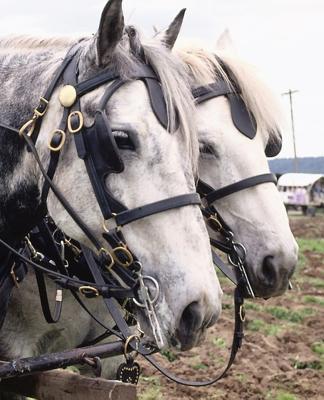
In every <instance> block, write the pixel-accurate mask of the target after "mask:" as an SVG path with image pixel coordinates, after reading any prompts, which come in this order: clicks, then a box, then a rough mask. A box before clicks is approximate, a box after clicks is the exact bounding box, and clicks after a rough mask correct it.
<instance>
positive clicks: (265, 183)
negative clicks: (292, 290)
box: [162, 15, 298, 298]
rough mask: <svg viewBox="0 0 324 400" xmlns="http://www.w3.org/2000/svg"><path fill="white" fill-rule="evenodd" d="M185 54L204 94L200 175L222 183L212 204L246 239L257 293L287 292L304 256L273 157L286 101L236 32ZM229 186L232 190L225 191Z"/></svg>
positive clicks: (199, 117) (194, 80) (189, 46)
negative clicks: (247, 55) (240, 47)
mask: <svg viewBox="0 0 324 400" xmlns="http://www.w3.org/2000/svg"><path fill="white" fill-rule="evenodd" d="M179 17H180V15H179ZM162 36H163V34H162ZM177 52H178V54H179V55H180V57H181V58H182V59H183V60H184V61H185V63H186V64H187V66H188V68H189V70H190V75H191V86H192V89H193V91H196V97H197V100H198V104H197V127H198V136H199V142H200V157H199V168H198V169H199V176H200V178H201V179H202V180H203V181H205V182H206V183H207V184H209V185H211V186H212V187H213V188H216V191H215V193H214V196H212V195H210V196H209V197H210V200H211V201H210V203H211V204H212V205H213V206H214V207H215V208H216V210H217V214H218V216H220V218H221V221H222V222H223V224H224V225H225V226H227V227H230V230H231V231H232V232H233V233H234V238H235V241H237V242H239V243H242V244H243V245H244V248H245V250H246V259H245V269H246V272H247V275H248V278H249V280H250V283H251V287H252V288H253V291H254V294H255V296H258V297H263V298H269V297H272V296H279V295H281V294H283V293H284V292H285V290H286V289H287V287H288V285H289V278H290V277H291V276H292V274H293V272H294V269H295V266H296V264H297V257H298V246H297V243H296V241H295V239H294V237H293V235H292V232H291V230H290V227H289V221H288V216H287V213H286V210H285V207H284V205H283V203H282V200H281V198H280V195H279V192H278V190H277V187H276V185H275V184H273V183H276V180H275V179H274V178H272V177H271V176H270V175H269V172H270V171H269V165H268V163H267V156H270V157H271V156H274V155H277V154H278V152H279V151H280V148H281V141H282V135H281V133H280V132H281V131H282V129H283V128H282V127H283V126H284V122H283V113H282V109H281V107H280V103H279V101H278V99H277V97H276V95H275V94H274V93H273V91H272V90H271V89H270V88H269V87H268V86H267V84H266V83H265V82H264V79H262V78H261V77H260V73H259V72H258V71H257V70H256V68H255V67H253V66H252V65H250V64H249V63H247V62H246V61H245V60H243V59H241V58H240V57H239V56H238V55H237V53H236V51H234V46H233V45H232V40H231V38H230V35H229V32H228V31H225V32H224V34H223V35H222V36H221V37H220V39H219V40H218V46H217V48H216V51H209V50H206V49H205V48H204V46H202V47H200V46H197V45H194V46H193V45H192V44H188V43H187V44H186V45H185V46H178V47H177ZM221 86H222V87H221ZM201 89H203V90H201ZM222 91H223V92H222ZM240 119H241V120H240ZM244 124H245V126H244ZM256 176H260V177H261V179H259V181H257V180H255V178H254V177H256ZM231 184H233V185H234V186H232V188H230V187H229V186H228V185H231ZM239 185H240V187H239ZM224 187H226V188H227V193H226V194H225V193H223V194H221V191H223V192H224ZM243 189H244V190H243ZM213 198H214V199H215V200H213ZM218 223H219V221H218ZM211 235H214V237H219V236H218V235H216V236H215V232H213V233H211ZM244 253H245V252H244ZM244 255H245V254H244Z"/></svg>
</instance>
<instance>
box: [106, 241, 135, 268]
mask: <svg viewBox="0 0 324 400" xmlns="http://www.w3.org/2000/svg"><path fill="white" fill-rule="evenodd" d="M118 252H121V253H123V255H124V256H125V257H126V259H127V260H126V261H125V262H123V261H121V260H120V259H119V257H118V255H117V253H118ZM111 253H112V254H111V255H112V258H113V259H114V261H115V263H116V264H117V265H119V266H121V267H126V268H127V267H129V266H130V265H132V264H133V262H134V258H133V255H132V253H131V252H130V251H129V250H128V249H127V248H126V247H124V246H119V247H115V248H114V249H112V250H111Z"/></svg>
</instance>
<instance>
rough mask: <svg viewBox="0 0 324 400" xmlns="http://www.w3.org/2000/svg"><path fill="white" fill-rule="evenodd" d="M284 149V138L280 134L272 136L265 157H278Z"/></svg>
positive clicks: (276, 133)
mask: <svg viewBox="0 0 324 400" xmlns="http://www.w3.org/2000/svg"><path fill="white" fill-rule="evenodd" d="M281 149H282V136H281V133H280V132H275V133H273V134H270V137H269V140H268V143H267V145H266V148H265V150H264V151H265V155H266V156H267V157H275V156H277V155H278V154H279V153H280V151H281Z"/></svg>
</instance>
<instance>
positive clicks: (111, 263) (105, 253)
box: [99, 247, 115, 271]
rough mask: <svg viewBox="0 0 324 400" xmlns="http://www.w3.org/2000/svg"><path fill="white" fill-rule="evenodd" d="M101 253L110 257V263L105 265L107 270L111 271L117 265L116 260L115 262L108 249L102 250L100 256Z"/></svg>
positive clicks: (102, 248)
mask: <svg viewBox="0 0 324 400" xmlns="http://www.w3.org/2000/svg"><path fill="white" fill-rule="evenodd" d="M100 253H101V254H104V255H105V256H108V257H109V259H110V263H109V264H106V265H105V268H106V269H107V270H108V271H109V270H110V269H111V267H112V266H113V265H114V264H115V260H114V258H113V256H112V255H111V254H110V253H109V251H108V250H107V249H105V248H104V247H101V248H100V250H99V254H100Z"/></svg>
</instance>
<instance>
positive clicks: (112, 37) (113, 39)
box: [97, 0, 124, 65]
mask: <svg viewBox="0 0 324 400" xmlns="http://www.w3.org/2000/svg"><path fill="white" fill-rule="evenodd" d="M123 31H124V14H123V10H122V0H109V1H108V3H107V4H106V6H105V8H104V10H103V12H102V14H101V20H100V25H99V30H98V33H97V56H98V60H97V61H98V64H99V65H107V64H108V63H109V61H110V60H111V56H112V54H113V52H114V50H115V48H116V46H117V44H118V43H119V42H120V40H121V38H122V36H123Z"/></svg>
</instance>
